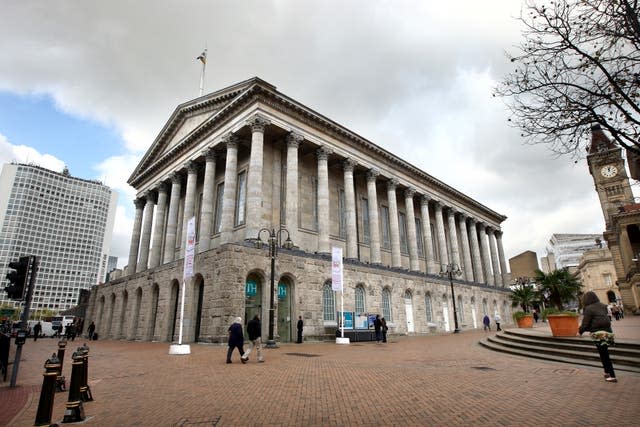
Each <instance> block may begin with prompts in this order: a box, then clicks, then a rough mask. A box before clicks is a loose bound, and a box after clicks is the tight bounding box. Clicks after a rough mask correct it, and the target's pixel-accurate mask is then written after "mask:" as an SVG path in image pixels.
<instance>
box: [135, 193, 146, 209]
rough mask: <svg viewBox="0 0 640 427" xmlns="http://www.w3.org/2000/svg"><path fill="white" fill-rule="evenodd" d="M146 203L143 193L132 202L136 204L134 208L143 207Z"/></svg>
mask: <svg viewBox="0 0 640 427" xmlns="http://www.w3.org/2000/svg"><path fill="white" fill-rule="evenodd" d="M146 203H147V200H146V197H145V195H143V196H142V197H138V198H136V199H134V200H133V204H134V205H135V206H136V209H142V208H144V205H145V204H146Z"/></svg>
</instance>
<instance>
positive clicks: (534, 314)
mask: <svg viewBox="0 0 640 427" xmlns="http://www.w3.org/2000/svg"><path fill="white" fill-rule="evenodd" d="M539 318H540V315H539V314H538V310H533V320H535V322H536V323H538V319H539Z"/></svg>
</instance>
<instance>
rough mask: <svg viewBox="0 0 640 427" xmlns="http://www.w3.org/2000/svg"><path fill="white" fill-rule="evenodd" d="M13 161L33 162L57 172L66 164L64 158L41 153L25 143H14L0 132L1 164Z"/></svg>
mask: <svg viewBox="0 0 640 427" xmlns="http://www.w3.org/2000/svg"><path fill="white" fill-rule="evenodd" d="M11 162H17V163H28V164H33V165H37V166H41V167H43V168H47V169H51V170H53V171H56V172H62V170H63V169H64V166H65V164H64V162H63V161H62V160H60V159H58V158H56V157H55V156H52V155H50V154H42V153H39V152H38V151H37V150H35V149H34V148H31V147H27V146H25V145H12V144H11V143H10V142H9V141H8V140H7V138H6V137H5V136H4V135H2V134H0V164H4V163H11Z"/></svg>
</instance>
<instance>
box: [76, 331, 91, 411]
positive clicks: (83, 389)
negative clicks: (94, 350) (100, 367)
mask: <svg viewBox="0 0 640 427" xmlns="http://www.w3.org/2000/svg"><path fill="white" fill-rule="evenodd" d="M77 351H78V353H80V354H81V355H82V382H81V383H80V398H81V399H82V401H83V402H91V401H92V400H93V395H92V394H91V388H89V346H88V345H87V343H84V344H83V345H81V346H80V347H78V350H77Z"/></svg>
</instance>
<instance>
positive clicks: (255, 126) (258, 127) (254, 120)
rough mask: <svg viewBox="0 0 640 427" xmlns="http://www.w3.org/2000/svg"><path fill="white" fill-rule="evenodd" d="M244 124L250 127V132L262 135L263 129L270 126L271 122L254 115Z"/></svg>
mask: <svg viewBox="0 0 640 427" xmlns="http://www.w3.org/2000/svg"><path fill="white" fill-rule="evenodd" d="M245 124H246V125H247V126H249V127H251V132H261V133H264V129H265V128H266V127H267V126H268V125H270V124H271V121H270V120H269V119H267V118H265V117H263V116H262V115H260V114H255V115H253V116H252V117H250V118H249V120H247V121H246V122H245Z"/></svg>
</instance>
